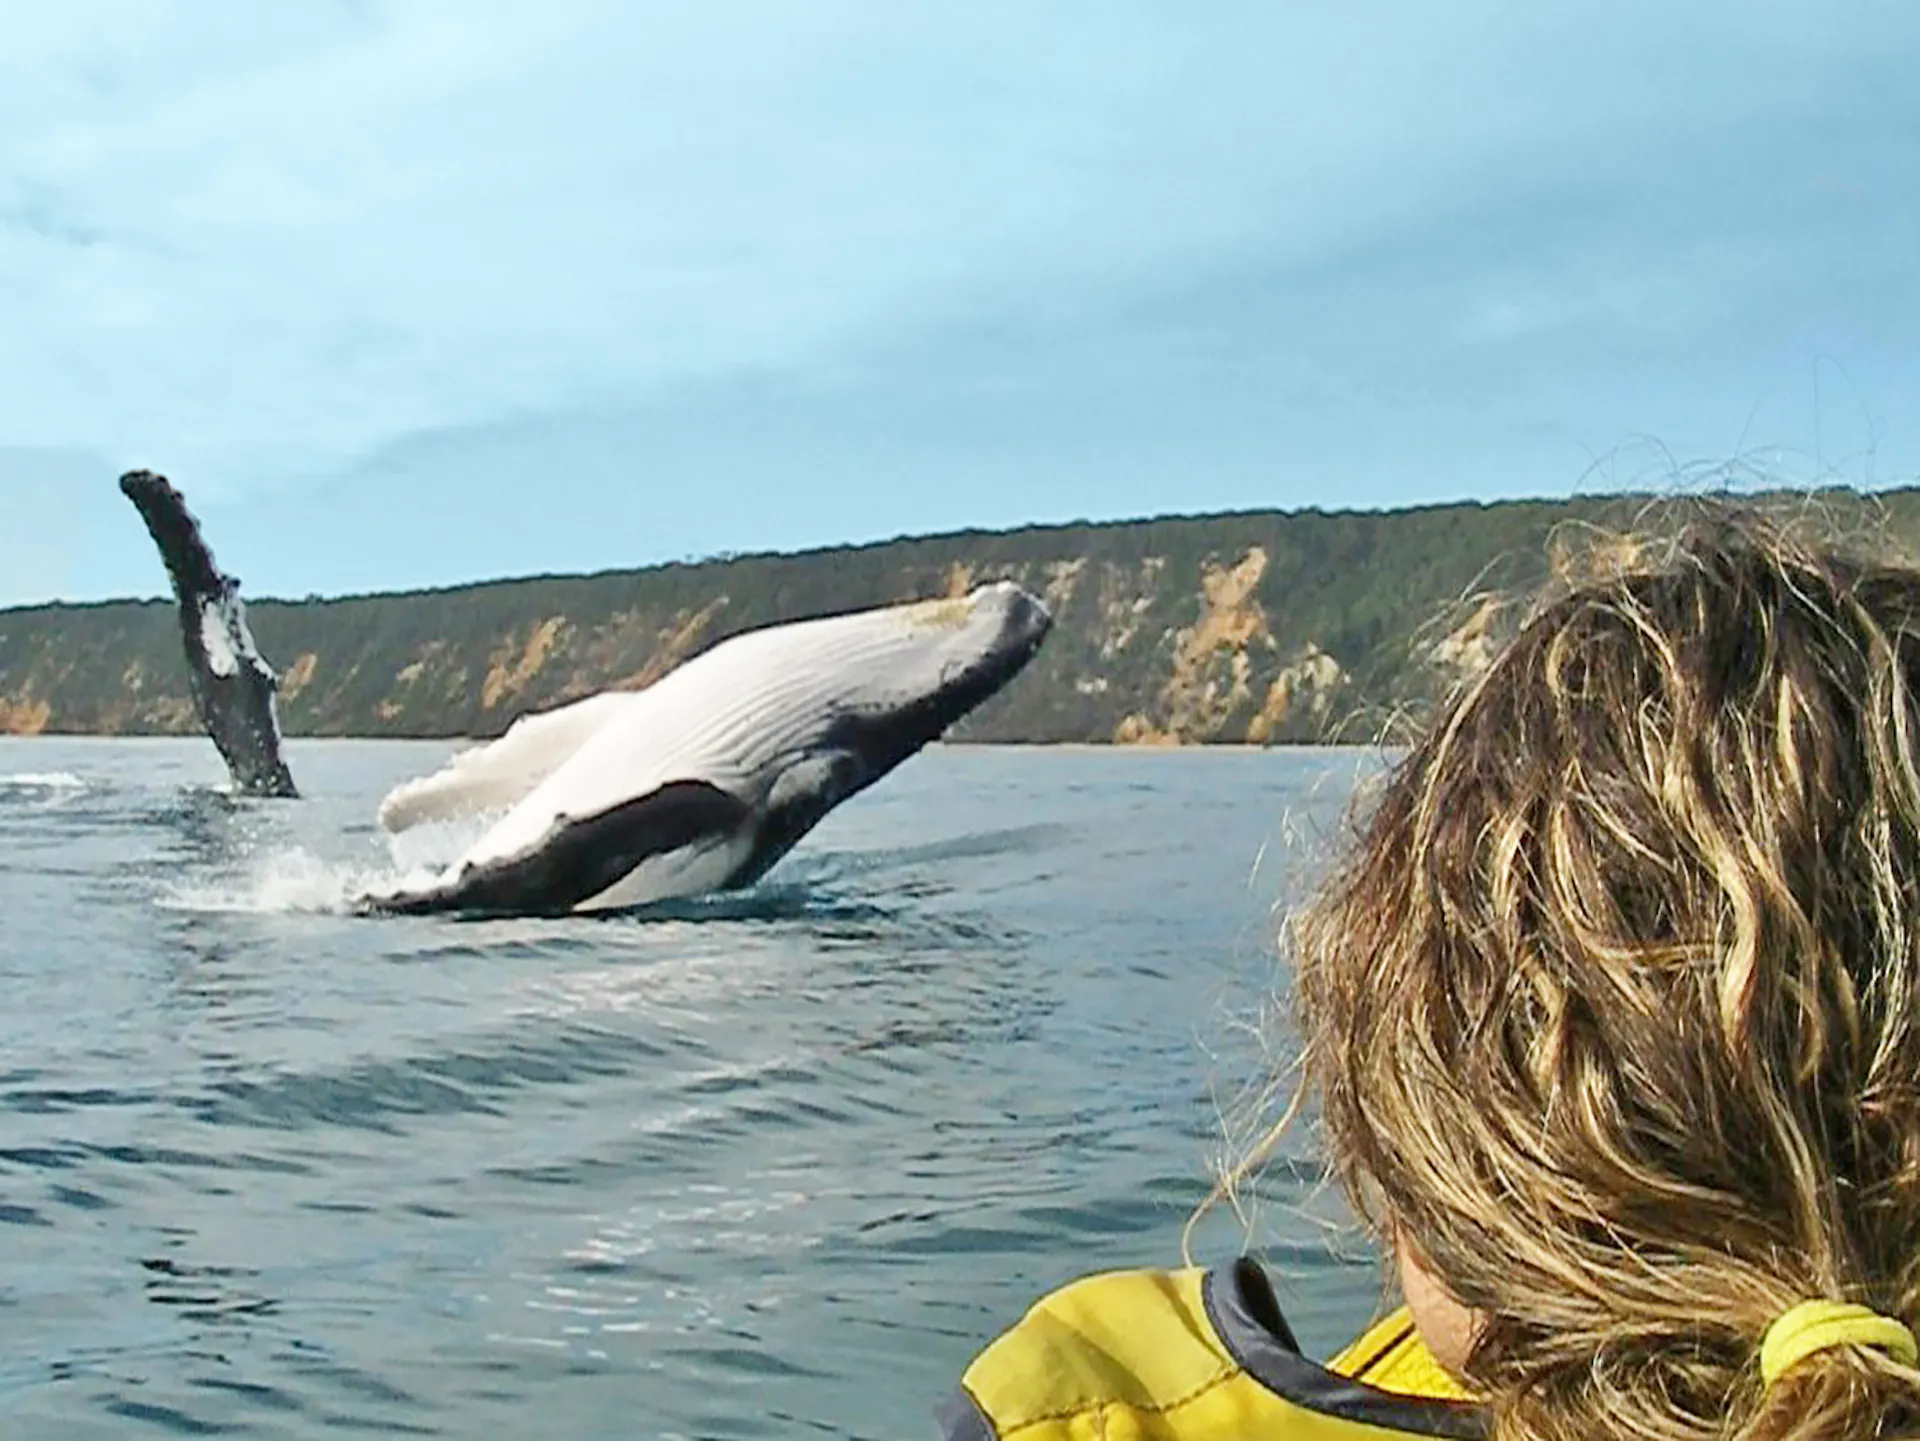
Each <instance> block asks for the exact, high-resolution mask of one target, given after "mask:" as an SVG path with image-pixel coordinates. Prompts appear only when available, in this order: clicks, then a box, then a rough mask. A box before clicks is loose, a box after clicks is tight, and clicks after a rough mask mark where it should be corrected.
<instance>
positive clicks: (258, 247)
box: [0, 0, 1920, 605]
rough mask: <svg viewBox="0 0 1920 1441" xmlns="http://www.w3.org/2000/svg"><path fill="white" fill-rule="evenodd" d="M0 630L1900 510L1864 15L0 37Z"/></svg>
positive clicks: (213, 12)
mask: <svg viewBox="0 0 1920 1441" xmlns="http://www.w3.org/2000/svg"><path fill="white" fill-rule="evenodd" d="M7 22H8V23H7V25H6V26H5V27H4V28H0V317H3V319H0V605H4V604H20V603H28V602H38V601H42V600H46V599H52V598H62V599H75V600H86V599H95V598H101V597H108V596H121V595H157V594H160V593H162V592H163V591H164V589H165V575H164V572H163V571H162V570H161V568H160V565H159V561H158V557H157V555H156V553H155V552H154V551H153V549H152V547H151V544H150V542H149V541H148V540H147V538H146V534H145V531H144V530H143V529H142V527H141V525H140V522H139V519H138V517H137V515H136V514H135V512H134V510H133V508H132V506H131V505H129V504H128V503H127V502H126V501H125V500H124V498H123V497H122V496H121V495H120V493H119V491H118V489H117V487H116V485H115V479H116V477H117V476H118V474H119V473H120V472H121V471H122V470H125V469H129V468H133V467H146V468H150V469H154V470H159V471H161V472H162V473H164V474H166V475H167V476H169V477H170V478H171V479H172V480H173V481H174V483H175V484H176V485H178V486H179V487H180V488H181V490H182V491H183V492H184V493H185V494H186V496H187V498H188V502H189V504H190V505H191V506H192V507H193V509H194V510H195V512H196V513H197V514H198V515H199V516H200V518H201V520H202V522H203V524H204V526H205V528H206V531H207V535H208V538H209V540H210V541H211V543H212V545H213V548H214V552H215V554H216V556H217V558H218V559H219V561H220V562H221V564H222V565H223V566H224V567H225V568H226V569H228V570H229V571H231V572H233V573H235V574H237V575H238V576H239V577H240V578H241V580H242V583H243V585H244V587H245V591H246V593H247V594H248V595H249V596H254V597H258V596H264V595H282V596H299V595H305V594H309V593H320V594H340V593H348V592H359V591H369V590H391V589H405V588H411V587H416V586H425V585H440V584H450V583H458V582H464V581H470V580H478V579H485V578H491V577H494V576H499V575H509V574H515V575H517V574H535V573H542V572H555V571H563V572H572V571H590V570H597V569H604V568H608V567H625V566H634V565H644V564H649V563H653V562H657V561H662V560H670V559H676V558H683V557H690V556H704V555H711V554H715V553H720V552H731V551H754V550H766V549H775V550H789V549H797V548H805V547H810V546H816V545H827V544H837V543H842V542H848V541H865V540H873V539H882V538H885V537H888V536H893V535H898V534H913V533H924V532H930V531H940V530H950V529H955V528H962V527H995V528H997V527H1004V526H1011V525H1019V524H1023V523H1027V522H1033V521H1064V520H1074V519H1082V518H1088V519H1106V518H1117V517H1127V516H1138V515H1151V514H1165V513H1193V512H1201V511H1213V510H1223V509H1242V508H1250V507H1283V508H1296V507H1305V506H1321V507H1328V508H1347V507H1367V508H1375V507H1397V506H1405V505H1414V504H1425V503H1431V502H1439V501H1453V500H1461V499H1483V500H1487V499H1496V498H1503V497H1509V496H1523V495H1567V494H1572V493H1576V492H1597V491H1608V490H1616V489H1621V488H1627V487H1635V488H1639V487H1645V486H1654V487H1661V486H1665V485H1671V484H1673V483H1676V481H1678V482H1680V483H1686V484H1697V483H1700V478H1701V477H1702V476H1706V477H1711V476H1713V475H1715V474H1719V473H1721V471H1720V470H1719V469H1716V468H1722V467H1727V466H1737V467H1738V471H1737V474H1738V475H1740V476H1743V477H1745V476H1754V475H1758V476H1761V477H1762V478H1765V479H1771V480H1778V481H1783V482H1785V483H1794V484H1798V483H1806V482H1808V481H1812V480H1823V481H1830V482H1838V483H1843V484H1852V485H1862V486H1876V487H1877V486H1883V485H1890V484H1903V483H1908V482H1911V481H1914V480H1916V479H1920V407H1916V406H1915V405H1914V404H1913V401H1914V399H1915V397H1916V396H1920V86H1915V85H1914V84H1913V83H1912V76H1913V75H1914V74H1915V73H1917V72H1920V6H1916V5H1914V4H1912V3H1911V0H1793V3H1789V0H1689V3H1687V4H1685V5H1678V4H1674V3H1672V0H1658V3H1654V0H1592V3H1588V0H1567V3H1561V4H1553V5H1541V4H1525V3H1518V0H1508V3H1492V0H1448V3H1445V4H1437V3H1434V0H1342V3H1341V4H1340V5H1338V6H1334V5H1328V4H1321V3H1312V4H1309V3H1305V0H1213V3H1209V4H1206V5H1170V4H1165V3H1162V0H1155V3H1146V0H1044V3H1040V0H967V3H965V4H933V3H926V4H912V5H907V4H901V3H899V0H865V3H852V0H806V3H792V0H788V3H771V0H768V3H752V0H685V3H667V0H274V3H273V4H271V5H265V4H258V5H236V4H233V3H232V0H147V3H136V0H18V3H16V4H13V5H10V6H9V7H8V13H7Z"/></svg>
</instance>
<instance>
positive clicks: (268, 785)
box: [120, 470, 299, 796]
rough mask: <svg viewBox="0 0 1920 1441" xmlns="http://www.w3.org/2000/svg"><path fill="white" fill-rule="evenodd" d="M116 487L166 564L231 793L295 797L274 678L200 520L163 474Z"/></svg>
mask: <svg viewBox="0 0 1920 1441" xmlns="http://www.w3.org/2000/svg"><path fill="white" fill-rule="evenodd" d="M120 489H121V491H122V493H124V494H125V495H126V497H127V499H129V500H131V501H132V502H133V503H134V505H135V507H137V508H138V510H139V512H140V518H141V519H142V520H143V521H145V522H146V525H147V533H148V534H149V535H151V536H152V537H153V542H154V544H155V545H156V546H158V547H159V549H160V559H161V560H162V561H163V562H165V564H166V567H167V577H168V579H169V580H170V581H171V582H172V584H173V594H174V599H175V601H176V602H177V604H178V608H179V618H180V636H181V640H182V642H183V643H184V645H185V647H186V652H187V678H188V680H189V682H190V683H191V686H192V690H193V699H194V703H195V705H197V706H198V707H199V711H200V722H201V724H202V725H203V726H205V727H206V731H207V734H208V735H209V736H210V737H212V739H213V744H214V746H215V748H216V749H218V750H219V752H220V757H221V759H222V760H224V761H225V762H226V763H227V773H228V774H229V775H231V776H232V777H233V784H234V788H235V789H236V790H238V791H239V792H240V793H241V794H243V795H250V796H297V795H298V794H299V792H298V791H297V790H296V789H295V787H294V784H293V773H292V772H291V771H289V770H288V769H287V763H286V761H285V760H284V759H283V758H282V756H281V754H280V744H281V736H280V717H279V713H278V710H277V709H276V707H275V703H274V692H275V689H276V687H277V686H278V684H279V678H278V677H277V676H276V675H275V674H274V672H273V667H272V666H270V665H268V664H267V662H266V661H265V660H264V659H263V658H262V657H261V655H260V650H259V647H257V646H256V645H255V644H254V642H253V633H252V632H251V631H250V630H248V629H247V613H246V607H245V606H244V605H242V604H241V601H240V582H239V581H238V580H237V579H235V578H234V577H232V576H228V575H222V574H221V572H220V568H219V567H218V566H217V565H215V564H214V563H213V553H212V552H211V551H210V550H208V549H207V544H206V542H205V541H204V540H202V539H201V536H200V525H199V523H198V522H197V521H196V520H194V518H193V516H192V514H191V513H189V512H188V510H187V504H186V501H185V500H184V499H182V498H181V495H180V492H179V491H177V490H175V489H174V488H173V486H172V485H170V484H169V483H168V482H167V479H166V477H165V476H160V475H155V474H154V473H153V472H152V471H149V470H130V471H128V472H127V473H126V474H125V475H123V476H121V477H120Z"/></svg>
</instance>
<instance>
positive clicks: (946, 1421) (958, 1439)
mask: <svg viewBox="0 0 1920 1441" xmlns="http://www.w3.org/2000/svg"><path fill="white" fill-rule="evenodd" d="M933 1417H934V1420H935V1421H937V1422H939V1423H940V1435H941V1437H942V1438H943V1441H999V1437H998V1436H997V1435H996V1434H995V1432H994V1429H993V1422H991V1421H989V1420H988V1419H987V1414H986V1412H984V1411H982V1410H981V1409H980V1403H979V1402H978V1401H976V1400H974V1399H973V1393H972V1392H971V1391H969V1390H967V1388H966V1387H964V1386H957V1387H955V1388H954V1389H953V1390H952V1391H950V1392H948V1393H947V1394H946V1395H945V1396H942V1397H941V1398H940V1402H939V1404H938V1405H937V1406H935V1407H934V1409H933Z"/></svg>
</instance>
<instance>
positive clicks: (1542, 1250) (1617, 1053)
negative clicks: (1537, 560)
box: [1290, 504, 1920, 1441]
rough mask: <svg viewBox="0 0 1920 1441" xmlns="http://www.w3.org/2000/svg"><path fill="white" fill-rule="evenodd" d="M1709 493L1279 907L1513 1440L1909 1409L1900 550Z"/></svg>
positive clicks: (1378, 1187) (1894, 1413)
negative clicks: (1860, 1319)
mask: <svg viewBox="0 0 1920 1441" xmlns="http://www.w3.org/2000/svg"><path fill="white" fill-rule="evenodd" d="M1799 530H1800V528H1799V527H1796V526H1795V525H1794V524H1791V523H1788V522H1784V521H1778V520H1774V519H1770V518H1768V517H1767V516H1766V515H1765V514H1763V513H1762V512H1760V511H1758V510H1755V509H1753V508H1751V507H1741V506H1735V505H1732V504H1708V505H1702V506H1698V507H1696V514H1695V515H1694V517H1693V518H1692V519H1691V520H1690V522H1689V523H1688V524H1687V525H1685V526H1684V528H1682V529H1680V530H1678V532H1677V533H1675V534H1673V535H1672V536H1671V537H1670V538H1669V539H1667V540H1665V541H1660V542H1654V541H1641V542H1634V543H1628V542H1619V543H1610V544H1605V545H1599V546H1595V547H1592V548H1591V550H1590V552H1589V553H1588V554H1587V555H1586V556H1585V557H1584V559H1583V560H1582V561H1581V562H1580V563H1579V564H1577V565H1575V566H1574V567H1573V568H1572V569H1571V570H1570V571H1569V573H1567V574H1565V575H1563V576H1562V577H1561V579H1560V580H1559V581H1558V582H1557V583H1556V584H1554V585H1553V586H1552V587H1551V588H1550V590H1549V591H1548V593H1547V594H1546V595H1545V596H1544V597H1543V598H1542V599H1541V600H1539V601H1538V602H1537V603H1536V604H1535V606H1534V607H1533V608H1532V610H1531V612H1530V613H1529V614H1527V615H1526V616H1525V617H1524V619H1523V620H1522V621H1521V622H1520V623H1519V624H1518V626H1517V628H1516V630H1515V632H1514V634H1513V635H1512V637H1511V639H1510V640H1509V641H1507V642H1506V644H1505V645H1504V647H1503V648H1502V649H1501V650H1500V652H1499V653H1498V654H1497V656H1496V657H1495V658H1494V660H1493V661H1492V663H1491V665H1490V666H1489V667H1488V668H1487V669H1486V670H1484V671H1483V672H1482V673H1481V674H1480V675H1479V676H1478V677H1477V678H1475V679H1474V680H1473V681H1472V682H1471V683H1470V684H1468V685H1467V686H1466V687H1465V688H1464V689H1462V690H1461V691H1460V692H1459V693H1458V694H1457V695H1455V696H1454V697H1453V698H1452V699H1451V700H1450V701H1449V702H1448V703H1447V704H1446V705H1444V706H1443V707H1442V708H1441V710H1440V712H1439V713H1438V715H1437V717H1436V719H1435V721H1434V723H1433V724H1432V725H1431V726H1430V727H1429V728H1428V730H1427V732H1426V734H1425V735H1424V737H1423V738H1422V739H1420V740H1419V742H1418V743H1417V744H1416V745H1415V746H1413V748H1412V749H1411V750H1410V752H1409V753H1408V754H1407V755H1406V756H1405V757H1404V759H1402V760H1401V761H1400V762H1399V763H1398V764H1397V765H1396V766H1395V767H1394V769H1393V771H1392V772H1391V774H1390V776H1389V777H1388V779H1387V781H1386V783H1385V785H1384V788H1383V790H1382V791H1381V793H1380V794H1379V796H1378V799H1377V803H1376V804H1375V806H1374V808H1373V809H1372V810H1371V811H1370V813H1369V817H1368V819H1367V821H1366V823H1365V825H1364V829H1363V831H1362V833H1361V835H1360V838H1359V844H1358V845H1357V847H1356V848H1355V849H1354V850H1353V852H1352V853H1351V854H1350V855H1349V856H1348V857H1346V858H1345V860H1344V861H1343V863H1342V864H1341V865H1340V866H1339V867H1338V868H1337V869H1336V870H1335V872H1334V874H1333V875H1332V877H1331V878H1330V880H1329V881H1328V882H1327V883H1326V885H1325V886H1324V888H1323V889H1322V890H1321V892H1320V893H1319V895H1318V896H1317V898H1316V899H1315V900H1314V901H1313V902H1312V903H1311V904H1310V905H1309V906H1307V907H1306V908H1305V909H1304V910H1303V911H1302V912H1300V913H1299V914H1297V915H1296V916H1295V917H1294V919H1293V921H1292V923H1291V925H1290V942H1291V944H1290V949H1291V950H1292V952H1293V955H1294V1006H1295V1011H1296V1019H1297V1024H1298V1026H1299V1029H1300V1033H1301V1040H1302V1045H1303V1051H1302V1059H1301V1067H1302V1079H1303V1082H1304V1084H1305V1086H1306V1087H1307V1089H1308V1090H1310V1091H1312V1092H1314V1093H1316V1094H1317V1096H1318V1098H1319V1100H1320V1103H1321V1109H1322V1114H1323V1120H1324V1127H1325V1133H1326V1138H1327V1144H1328V1148H1329V1155H1330V1160H1331V1164H1332V1168H1333V1171H1334V1173H1335V1175H1336V1176H1337V1177H1338V1178H1339V1180H1340V1181H1341V1182H1342V1183H1343V1185H1344V1188H1345V1190H1346V1192H1347V1194H1348V1195H1349V1196H1350V1198H1351V1199H1352V1201H1353V1202H1354V1204H1355V1206H1356V1208H1357V1209H1358V1210H1359V1212H1360V1213H1361V1215H1362V1216H1364V1217H1366V1218H1367V1219H1368V1220H1370V1221H1371V1222H1372V1223H1373V1224H1375V1225H1377V1226H1378V1227H1380V1228H1381V1229H1382V1231H1383V1232H1385V1233H1387V1234H1390V1235H1392V1234H1397V1235H1399V1236H1401V1237H1403V1238H1404V1239H1406V1240H1407V1241H1409V1242H1410V1243H1411V1244H1412V1246H1413V1248H1414V1250H1415V1252H1416V1253H1417V1255H1418V1256H1419V1257H1420V1258H1421V1260H1422V1262H1423V1264H1424V1265H1425V1266H1426V1268H1427V1269H1428V1270H1429V1271H1430V1273H1431V1275H1432V1276H1433V1277H1434V1278H1435V1279H1436V1280H1438V1281H1439V1282H1440V1283H1441V1285H1442V1286H1444V1288H1445V1289H1446V1290H1447V1291H1448V1292H1449V1293H1450V1294H1451V1295H1452V1296H1453V1297H1455V1298H1456V1299H1457V1300H1458V1301H1460V1302H1461V1303H1462V1304H1463V1305H1465V1306H1467V1307H1470V1308H1473V1309H1474V1310H1475V1311H1476V1312H1478V1313H1480V1314H1481V1315H1482V1316H1483V1317H1484V1318H1485V1324H1484V1327H1483V1329H1482V1330H1481V1331H1480V1333H1479V1335H1478V1338H1477V1341H1476V1342H1475V1344H1474V1346H1473V1349H1472V1351H1471V1354H1470V1355H1469V1357H1468V1358H1467V1361H1466V1363H1465V1379H1466V1381H1467V1382H1468V1384H1470V1385H1471V1386H1472V1387H1474V1388H1475V1389H1476V1390H1477V1391H1478V1392H1480V1393H1481V1394H1482V1395H1483V1396H1484V1397H1485V1398H1486V1400H1487V1403H1488V1405H1489V1407H1490V1408H1491V1412H1492V1418H1493V1426H1494V1434H1495V1435H1496V1436H1497V1437H1503V1438H1509V1441H1595V1438H1598V1437H1633V1438H1646V1441H1698V1438H1704V1437H1716V1438H1719V1437H1724V1438H1729V1441H1731V1438H1740V1441H1786V1438H1801V1437H1807V1438H1811V1437H1816V1436H1819V1437H1838V1436H1842V1435H1846V1436H1860V1437H1868V1436H1892V1435H1908V1436H1911V1435H1915V1434H1920V1372H1916V1371H1915V1370H1913V1369H1911V1368H1910V1367H1908V1366H1905V1365H1903V1364H1901V1363H1900V1362H1899V1360H1898V1359H1897V1358H1896V1357H1893V1356H1890V1355H1888V1354H1887V1353H1885V1352H1882V1351H1876V1350H1868V1349H1865V1348H1862V1347H1858V1346H1854V1347H1842V1348H1839V1349H1834V1350H1828V1351H1823V1352H1820V1353H1818V1354H1816V1355H1814V1356H1812V1357H1810V1358H1809V1359H1807V1360H1806V1361H1804V1362H1802V1363H1801V1364H1800V1365H1798V1366H1797V1367H1795V1368H1794V1369H1793V1370H1792V1371H1791V1372H1789V1373H1788V1374H1787V1375H1786V1376H1785V1377H1784V1378H1782V1379H1781V1380H1780V1381H1779V1382H1778V1383H1777V1384H1776V1385H1774V1386H1773V1387H1772V1388H1770V1389H1769V1388H1766V1387H1763V1385H1762V1383H1761V1379H1760V1375H1759V1370H1758V1366H1757V1364H1756V1357H1757V1355H1758V1352H1759V1348H1760V1344H1761V1340H1762V1337H1763V1335H1764V1334H1765V1332H1766V1330H1767V1327H1768V1325H1769V1324H1770V1323H1771V1322H1772V1321H1773V1320H1774V1318H1776V1317H1777V1316H1779V1315H1780V1314H1781V1313H1782V1312H1783V1311H1784V1310H1786V1309H1787V1308H1788V1307H1790V1306H1792V1305H1793V1304H1794V1303H1796V1302H1799V1301H1802V1300H1805V1299H1808V1298H1821V1297H1827V1298H1834V1299H1841V1300H1848V1301H1857V1302H1861V1303H1864V1304H1866V1305H1869V1306H1871V1307H1873V1308H1875V1309H1877V1310H1879V1311H1882V1312H1885V1313H1886V1314H1888V1315H1891V1316H1894V1317H1898V1318H1900V1319H1901V1320H1903V1321H1905V1322H1907V1323H1908V1324H1909V1325H1912V1324H1913V1323H1914V1321H1915V1319H1916V1312H1917V1311H1920V571H1916V570H1915V569H1913V568H1911V567H1909V566H1907V565H1904V564H1900V563H1896V562H1894V561H1892V560H1888V559H1882V558H1877V557H1874V556H1870V555H1868V554H1867V553H1866V552H1865V551H1862V550H1848V549H1844V548H1842V547H1840V546H1839V545H1837V544H1832V543H1828V542H1825V541H1822V540H1819V539H1816V538H1811V537H1809V536H1806V535H1803V534H1801V533H1799Z"/></svg>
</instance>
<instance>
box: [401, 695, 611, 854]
mask: <svg viewBox="0 0 1920 1441" xmlns="http://www.w3.org/2000/svg"><path fill="white" fill-rule="evenodd" d="M633 698H634V697H633V694H632V693H631V692H627V691H603V692H602V693H601V694H599V695H591V696H588V697H587V698H586V699H584V700H578V701H574V702H573V703H572V704H571V705H564V706H558V707H555V708H554V709H553V710H549V711H535V712H531V713H529V714H527V715H523V716H521V717H520V718H519V719H518V720H516V721H515V722H514V723H513V724H512V725H510V726H508V727H507V729H506V733H505V734H503V735H502V736H500V737H499V738H498V739H497V740H493V741H489V742H487V743H486V744H485V745H478V746H474V747H473V748H472V749H470V750H464V751H461V752H460V753H459V754H457V755H455V756H454V757H453V758H452V759H451V760H449V761H448V762H447V763H446V764H445V765H444V766H442V767H441V768H440V769H439V770H437V771H435V772H433V773H432V774H431V775H425V776H420V777H418V778H417V779H414V780H410V781H404V782H402V783H401V784H399V785H397V786H395V787H394V788H393V789H392V790H390V791H388V792H387V794H386V796H385V797H384V798H383V799H382V800H381V802H380V811H379V823H380V829H382V830H383V831H387V832H389V833H393V834H397V833H398V832H400V831H404V830H407V829H409V828H411V827H413V826H417V825H424V824H426V823H427V822H430V821H445V820H457V819H460V818H462V817H465V816H472V815H478V814H480V813H481V812H482V811H489V810H496V809H500V808H502V807H506V806H511V805H515V804H517V803H518V802H520V801H522V800H524V799H525V798H526V797H527V795H528V794H529V793H530V792H531V791H532V790H533V788H534V787H535V786H537V785H539V784H540V782H541V781H543V780H545V779H546V778H547V777H548V776H550V775H552V774H553V772H554V771H556V770H558V769H559V768H560V767H561V766H562V765H563V764H564V763H565V762H566V761H567V760H569V759H570V758H571V757H572V756H573V755H574V753H575V752H576V751H578V750H579V749H580V747H581V746H583V745H585V744H586V742H587V741H588V740H589V739H591V738H592V736H593V734H594V733H595V732H596V731H598V730H599V729H600V727H601V726H602V725H604V724H606V722H607V719H608V717H609V716H611V715H612V714H613V713H614V712H615V711H617V710H618V709H619V708H620V707H621V706H623V705H627V704H630V703H631V702H632V700H633Z"/></svg>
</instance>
